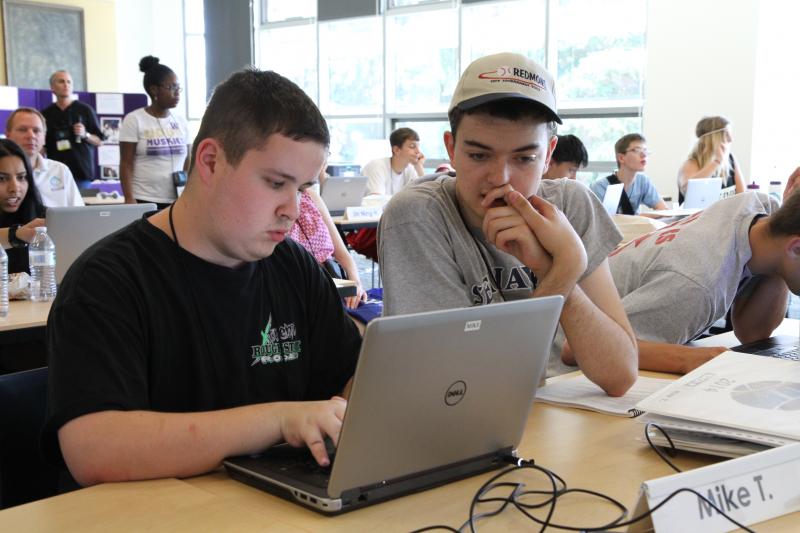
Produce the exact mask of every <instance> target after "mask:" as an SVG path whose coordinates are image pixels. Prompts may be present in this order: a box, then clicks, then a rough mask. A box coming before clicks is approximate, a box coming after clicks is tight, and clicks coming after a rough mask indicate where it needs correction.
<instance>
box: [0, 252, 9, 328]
mask: <svg viewBox="0 0 800 533" xmlns="http://www.w3.org/2000/svg"><path fill="white" fill-rule="evenodd" d="M5 316H8V254H7V253H6V251H5V250H3V247H2V246H0V318H2V317H5Z"/></svg>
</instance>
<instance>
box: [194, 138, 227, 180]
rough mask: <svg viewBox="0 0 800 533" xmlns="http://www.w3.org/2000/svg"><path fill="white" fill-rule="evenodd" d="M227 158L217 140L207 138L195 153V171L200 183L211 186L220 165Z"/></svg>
mask: <svg viewBox="0 0 800 533" xmlns="http://www.w3.org/2000/svg"><path fill="white" fill-rule="evenodd" d="M224 158H225V152H224V151H223V150H222V145H220V144H219V142H218V141H217V140H216V139H212V138H206V139H203V140H202V141H200V144H198V145H197V151H196V152H195V163H194V169H195V172H197V174H198V176H199V178H200V181H201V182H202V183H203V184H205V185H210V184H211V183H212V182H213V181H214V178H215V176H216V175H217V174H218V171H219V164H220V162H221V161H222V160H223V159H224Z"/></svg>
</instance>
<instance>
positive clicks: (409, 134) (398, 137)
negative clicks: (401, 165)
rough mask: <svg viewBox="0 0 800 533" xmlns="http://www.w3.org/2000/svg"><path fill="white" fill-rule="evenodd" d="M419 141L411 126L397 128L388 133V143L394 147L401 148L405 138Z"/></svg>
mask: <svg viewBox="0 0 800 533" xmlns="http://www.w3.org/2000/svg"><path fill="white" fill-rule="evenodd" d="M409 139H411V140H412V141H419V135H417V132H416V131H414V130H412V129H411V128H397V129H396V130H394V131H393V132H392V134H391V135H389V144H390V145H391V146H392V148H394V147H395V146H396V147H398V148H402V147H403V144H405V142H406V141H407V140H409Z"/></svg>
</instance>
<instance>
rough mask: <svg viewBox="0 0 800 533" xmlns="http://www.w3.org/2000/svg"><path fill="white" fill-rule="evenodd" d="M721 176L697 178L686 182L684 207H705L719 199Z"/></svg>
mask: <svg viewBox="0 0 800 533" xmlns="http://www.w3.org/2000/svg"><path fill="white" fill-rule="evenodd" d="M721 194H722V178H698V179H691V180H689V181H688V182H687V183H686V195H685V196H684V200H683V205H682V206H681V207H683V208H684V209H705V208H706V207H708V206H710V205H711V204H713V203H714V202H716V201H717V200H719V199H720V196H721Z"/></svg>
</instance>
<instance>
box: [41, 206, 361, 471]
mask: <svg viewBox="0 0 800 533" xmlns="http://www.w3.org/2000/svg"><path fill="white" fill-rule="evenodd" d="M47 343H48V359H49V366H50V380H49V396H48V403H49V406H48V416H47V421H46V424H45V428H44V432H43V448H44V450H45V454H46V455H47V456H48V458H49V459H50V460H52V461H53V462H56V463H59V462H61V461H62V459H61V455H60V451H59V447H58V440H57V431H58V429H59V428H60V427H61V426H63V425H64V424H65V423H66V422H68V421H69V420H71V419H73V418H77V417H79V416H81V415H85V414H89V413H92V412H97V411H104V410H149V411H161V412H196V411H208V410H218V409H225V408H230V407H236V406H241V405H246V404H253V403H261V402H274V401H284V400H295V401H301V400H320V399H327V398H330V397H331V396H333V395H335V394H339V393H341V391H342V389H343V388H344V386H345V384H346V383H347V380H348V379H349V378H350V377H351V376H352V375H353V373H354V371H355V365H356V361H357V358H358V350H359V348H360V345H361V336H360V335H359V333H358V331H357V329H356V328H355V326H354V325H353V323H352V322H351V321H350V319H349V318H347V316H346V315H345V312H344V309H343V306H342V303H341V300H340V298H339V296H338V293H337V292H336V287H335V286H334V284H333V281H332V280H331V278H330V277H328V276H327V275H326V274H325V273H324V272H323V271H322V269H321V268H320V266H319V265H318V264H317V262H316V261H315V260H314V258H313V257H312V256H311V255H310V254H308V252H306V251H305V250H303V248H302V247H300V245H298V244H296V243H295V242H293V241H291V240H287V241H285V242H283V243H281V244H279V245H278V246H277V247H276V248H275V251H274V253H273V254H272V255H271V256H270V257H268V258H266V259H263V260H261V261H257V262H254V263H247V264H245V265H242V266H241V267H239V268H235V269H230V268H225V267H221V266H218V265H214V264H211V263H208V262H206V261H203V260H202V259H200V258H198V257H196V256H194V255H192V254H190V253H188V252H186V251H185V250H183V249H181V248H178V247H177V246H176V245H175V243H174V242H173V241H172V240H170V239H169V238H168V237H167V236H166V235H165V234H164V233H163V232H162V231H161V230H159V229H158V228H156V227H154V226H153V225H152V224H150V223H149V222H147V221H146V220H140V221H137V222H134V223H133V224H131V225H130V226H128V227H126V228H124V229H122V230H120V231H119V232H117V233H115V234H113V235H111V236H109V237H107V238H106V239H104V240H102V241H101V242H99V243H97V244H96V245H94V246H92V247H91V248H90V249H89V250H87V252H86V253H84V254H83V255H82V256H81V257H80V258H79V259H78V260H77V261H76V262H75V263H74V264H73V265H72V267H71V268H70V270H69V272H68V273H67V275H66V276H65V277H64V280H63V283H62V285H61V286H60V287H59V290H58V295H57V297H56V300H55V302H54V303H53V308H52V310H51V312H50V316H49V317H48V322H47Z"/></svg>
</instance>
